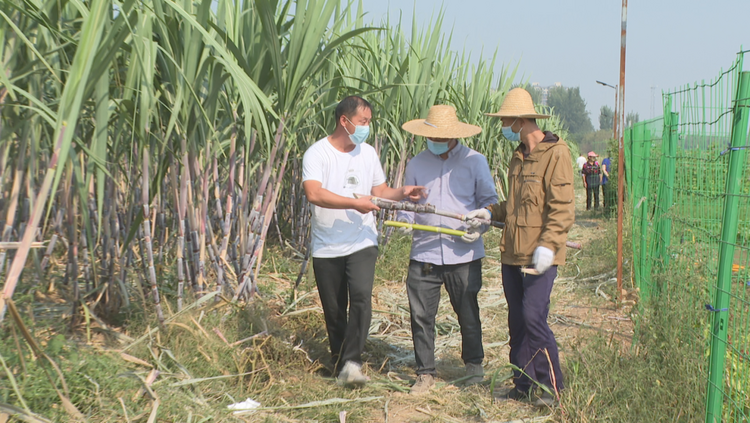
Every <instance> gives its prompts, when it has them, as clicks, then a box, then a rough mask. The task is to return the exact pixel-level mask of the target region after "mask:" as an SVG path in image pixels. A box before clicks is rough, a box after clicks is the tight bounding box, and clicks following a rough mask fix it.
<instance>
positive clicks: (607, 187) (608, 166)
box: [602, 157, 614, 211]
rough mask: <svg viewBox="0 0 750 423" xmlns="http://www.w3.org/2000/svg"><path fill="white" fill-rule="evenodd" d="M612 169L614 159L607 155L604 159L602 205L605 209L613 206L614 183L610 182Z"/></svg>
mask: <svg viewBox="0 0 750 423" xmlns="http://www.w3.org/2000/svg"><path fill="white" fill-rule="evenodd" d="M611 170H612V160H611V159H610V158H609V157H606V158H605V159H604V160H602V207H603V208H604V210H605V211H609V209H611V208H612V206H613V203H614V201H613V198H612V197H613V196H612V184H610V183H609V172H610V171H611Z"/></svg>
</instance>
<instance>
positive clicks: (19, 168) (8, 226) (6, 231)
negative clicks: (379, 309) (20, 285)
mask: <svg viewBox="0 0 750 423" xmlns="http://www.w3.org/2000/svg"><path fill="white" fill-rule="evenodd" d="M25 153H26V148H25V146H23V147H22V148H21V156H20V158H19V160H18V163H17V164H16V170H15V177H14V178H13V187H12V188H11V194H10V204H8V213H7V214H6V218H5V228H3V235H2V238H0V239H2V241H3V242H9V241H10V237H11V234H12V233H13V221H14V220H15V217H16V209H17V207H18V197H19V195H20V193H21V181H23V178H24V174H23V161H24V156H25V155H26V154H25ZM5 254H6V253H5V249H4V248H0V275H2V274H3V267H5Z"/></svg>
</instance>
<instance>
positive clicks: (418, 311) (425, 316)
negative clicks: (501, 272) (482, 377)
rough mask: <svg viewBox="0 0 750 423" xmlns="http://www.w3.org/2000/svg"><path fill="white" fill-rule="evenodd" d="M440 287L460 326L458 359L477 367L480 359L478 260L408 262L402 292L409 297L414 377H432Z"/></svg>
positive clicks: (479, 270) (481, 350) (481, 357)
mask: <svg viewBox="0 0 750 423" xmlns="http://www.w3.org/2000/svg"><path fill="white" fill-rule="evenodd" d="M443 285H445V289H446V291H448V295H449V296H450V299H451V305H452V306H453V311H455V312H456V315H457V316H458V323H459V325H460V326H461V339H462V345H461V358H462V359H463V361H464V363H472V364H481V363H482V360H484V348H482V323H481V322H480V320H479V303H478V302H477V294H478V293H479V290H480V289H481V288H482V260H481V259H480V260H474V261H472V262H470V263H464V264H455V265H443V266H437V265H430V264H427V263H421V262H418V261H414V260H411V261H410V262H409V275H408V276H407V278H406V292H407V294H408V296H409V309H410V310H411V333H412V340H413V341H414V356H415V358H416V360H417V374H418V375H421V374H432V375H435V374H436V371H435V316H436V315H437V311H438V305H439V304H440V290H441V288H442V286H443Z"/></svg>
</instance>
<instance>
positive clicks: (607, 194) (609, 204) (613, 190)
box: [602, 181, 617, 211]
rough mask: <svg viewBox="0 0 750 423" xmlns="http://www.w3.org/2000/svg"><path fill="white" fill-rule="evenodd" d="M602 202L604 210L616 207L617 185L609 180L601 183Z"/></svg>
mask: <svg viewBox="0 0 750 423" xmlns="http://www.w3.org/2000/svg"><path fill="white" fill-rule="evenodd" d="M602 204H603V206H604V210H605V211H610V210H612V209H613V207H617V187H616V186H615V184H613V183H612V182H610V181H608V182H607V183H606V184H604V185H602Z"/></svg>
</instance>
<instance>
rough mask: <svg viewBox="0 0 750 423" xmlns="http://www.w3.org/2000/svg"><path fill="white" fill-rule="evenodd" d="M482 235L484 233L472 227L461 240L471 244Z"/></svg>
mask: <svg viewBox="0 0 750 423" xmlns="http://www.w3.org/2000/svg"><path fill="white" fill-rule="evenodd" d="M480 236H482V233H481V232H480V231H478V230H475V229H474V228H472V229H469V230H468V232H466V234H464V236H462V237H461V241H463V242H465V243H467V244H471V243H472V242H476V240H478V239H479V237H480Z"/></svg>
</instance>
